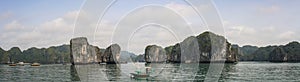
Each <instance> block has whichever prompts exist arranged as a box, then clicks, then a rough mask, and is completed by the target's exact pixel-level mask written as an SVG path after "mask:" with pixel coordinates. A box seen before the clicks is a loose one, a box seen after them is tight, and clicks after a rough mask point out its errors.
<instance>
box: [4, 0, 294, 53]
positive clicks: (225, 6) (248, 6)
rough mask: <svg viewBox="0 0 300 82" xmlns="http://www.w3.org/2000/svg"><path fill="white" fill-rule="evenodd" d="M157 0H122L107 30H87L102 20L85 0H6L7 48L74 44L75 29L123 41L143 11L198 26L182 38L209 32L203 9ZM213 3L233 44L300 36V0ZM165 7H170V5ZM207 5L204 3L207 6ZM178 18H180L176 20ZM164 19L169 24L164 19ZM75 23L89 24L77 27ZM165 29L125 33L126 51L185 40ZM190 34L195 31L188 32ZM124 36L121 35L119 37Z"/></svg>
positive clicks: (107, 18) (100, 39) (108, 17)
mask: <svg viewBox="0 0 300 82" xmlns="http://www.w3.org/2000/svg"><path fill="white" fill-rule="evenodd" d="M151 1H152V0H148V1H146V0H145V1H142V2H141V1H140V0H139V1H134V0H132V1H127V0H121V1H119V2H116V3H115V4H114V5H113V6H111V8H110V9H109V10H108V11H107V13H106V14H105V15H104V16H103V20H102V22H101V23H100V25H102V28H98V29H96V30H86V29H89V28H94V27H95V26H97V24H98V23H97V22H98V19H97V17H94V15H93V14H91V13H89V12H85V11H80V9H81V8H82V5H83V3H84V2H85V1H84V0H64V1H62V0H26V1H16V0H1V1H0V6H1V7H0V46H1V48H3V49H5V50H8V49H10V48H11V47H14V46H17V47H20V48H21V49H23V50H24V49H27V48H29V47H39V48H40V47H49V46H58V45H61V44H69V41H70V39H71V38H72V37H75V36H74V34H76V33H73V32H77V31H76V30H79V31H82V32H85V34H86V35H88V36H87V37H88V40H89V42H90V44H93V45H97V46H99V47H101V48H105V47H107V46H109V45H110V44H111V43H118V42H120V41H118V40H119V38H122V37H123V36H122V35H124V34H126V32H128V31H126V30H131V27H133V26H131V23H132V22H139V21H140V20H138V19H135V18H138V17H135V16H137V15H139V16H144V17H145V16H152V17H158V18H162V19H163V20H171V21H170V22H172V23H171V24H177V26H178V29H177V30H181V29H180V28H179V27H185V26H189V27H191V29H193V32H190V34H182V37H185V36H186V37H187V36H191V35H198V34H199V33H201V32H203V31H206V30H208V28H205V27H203V26H204V23H202V21H201V20H200V19H201V18H200V17H197V13H195V12H194V11H193V9H192V8H191V7H190V6H189V5H187V4H186V3H185V2H183V1H181V0H153V1H155V2H151ZM213 3H214V4H215V7H216V8H217V10H218V12H219V15H220V17H221V19H222V20H221V21H223V24H224V33H225V34H221V35H223V36H225V37H226V38H227V39H228V40H229V42H231V43H233V44H239V45H240V46H243V45H248V44H249V45H256V46H266V45H278V44H287V43H288V42H290V41H299V40H300V36H299V34H300V30H299V28H300V24H299V23H300V16H299V15H298V14H300V9H299V6H298V5H299V4H300V1H299V0H288V1H286V0H213ZM99 4H102V3H99ZM149 4H152V5H153V4H154V5H158V6H157V8H156V7H153V6H152V7H151V8H141V7H143V6H145V5H149ZM161 7H166V9H164V8H161ZM205 8H206V7H205V6H203V9H204V10H205ZM97 9H99V8H93V10H95V11H97ZM169 9H170V10H173V11H175V12H177V14H172V12H173V11H169ZM134 10H137V11H136V12H133V14H129V15H128V19H126V17H124V16H125V15H126V13H129V11H134ZM79 12H80V16H79V14H78V13H79ZM77 16H78V19H81V20H80V22H81V23H80V24H77V23H76V24H75V19H76V17H77ZM130 16H132V17H133V18H130ZM123 17H124V18H123ZM177 17H178V19H175V18H177ZM122 18H123V19H124V20H123V21H125V22H121V23H120V24H119V23H118V22H119V21H120V20H121V19H122ZM141 18H143V17H141ZM181 19H185V21H181ZM91 21H93V22H91ZM149 21H151V20H149ZM76 22H78V21H76ZM180 22H183V23H182V24H181V23H180ZM128 23H130V24H128ZM161 23H162V24H163V22H161ZM74 24H75V25H78V26H81V27H84V28H82V29H78V28H74ZM116 24H119V25H121V26H119V27H120V29H115V28H114V27H118V26H116ZM119 27H118V28H119ZM165 27H168V25H165V26H164V25H149V26H147V25H145V26H142V28H141V29H138V30H136V31H134V33H128V35H125V36H130V38H125V39H120V40H121V41H124V40H126V41H125V42H127V43H126V44H128V45H130V46H127V47H126V49H123V50H129V51H132V52H135V53H136V54H140V53H143V51H144V48H145V46H146V45H149V44H157V45H161V46H163V47H165V46H168V45H173V44H175V43H176V42H180V41H182V40H183V39H182V38H178V37H176V36H174V33H173V34H172V31H169V30H168V29H166V28H165ZM74 29H75V31H74ZM122 29H123V30H122ZM83 30H85V31H83ZM181 31H184V29H183V30H181ZM175 32H176V30H175ZM188 32H189V30H187V31H186V32H185V33H188ZM122 33H123V34H122ZM118 34H120V35H121V36H116V35H118ZM89 35H91V36H93V38H91V37H89ZM179 37H180V36H179ZM120 44H122V43H120ZM121 47H122V45H121Z"/></svg>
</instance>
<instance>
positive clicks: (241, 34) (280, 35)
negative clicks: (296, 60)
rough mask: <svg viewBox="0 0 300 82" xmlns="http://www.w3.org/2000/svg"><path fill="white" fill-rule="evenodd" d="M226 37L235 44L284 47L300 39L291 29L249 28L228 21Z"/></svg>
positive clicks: (271, 27) (272, 27)
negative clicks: (283, 45)
mask: <svg viewBox="0 0 300 82" xmlns="http://www.w3.org/2000/svg"><path fill="white" fill-rule="evenodd" d="M226 22H227V24H225V26H224V27H225V28H226V36H227V38H228V40H229V41H230V42H231V43H233V44H239V45H240V46H243V45H256V46H267V45H282V44H287V43H288V42H290V41H293V40H297V39H299V38H300V37H298V36H296V35H299V34H297V33H296V32H294V31H291V30H289V29H280V28H277V27H274V26H269V27H260V28H259V29H256V28H258V27H249V26H244V25H237V24H234V23H231V22H229V21H226Z"/></svg>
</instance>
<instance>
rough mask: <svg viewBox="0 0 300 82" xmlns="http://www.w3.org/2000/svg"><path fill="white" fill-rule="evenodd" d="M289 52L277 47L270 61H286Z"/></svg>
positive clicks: (271, 54)
mask: <svg viewBox="0 0 300 82" xmlns="http://www.w3.org/2000/svg"><path fill="white" fill-rule="evenodd" d="M287 56H288V55H287V53H286V52H285V51H284V50H283V49H282V48H281V47H276V48H275V49H274V50H273V51H272V52H271V53H270V56H269V61H270V62H286V61H287Z"/></svg>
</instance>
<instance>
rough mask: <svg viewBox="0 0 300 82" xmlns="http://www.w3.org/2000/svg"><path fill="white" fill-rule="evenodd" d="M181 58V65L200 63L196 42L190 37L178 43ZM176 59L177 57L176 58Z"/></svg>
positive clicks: (194, 38)
mask: <svg viewBox="0 0 300 82" xmlns="http://www.w3.org/2000/svg"><path fill="white" fill-rule="evenodd" d="M180 49H181V53H180V54H181V56H180V61H181V62H183V63H198V62H199V61H200V51H199V46H198V40H197V38H196V37H194V36H191V37H188V38H186V39H185V40H183V41H182V42H181V43H180ZM177 59H178V57H177Z"/></svg>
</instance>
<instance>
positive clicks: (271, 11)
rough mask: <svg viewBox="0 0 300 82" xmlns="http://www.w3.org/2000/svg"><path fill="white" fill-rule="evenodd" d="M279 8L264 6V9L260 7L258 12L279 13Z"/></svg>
mask: <svg viewBox="0 0 300 82" xmlns="http://www.w3.org/2000/svg"><path fill="white" fill-rule="evenodd" d="M280 9H281V8H280V7H279V6H277V5H272V6H264V7H260V8H258V10H259V11H260V12H262V13H267V14H270V13H275V12H279V11H280Z"/></svg>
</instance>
